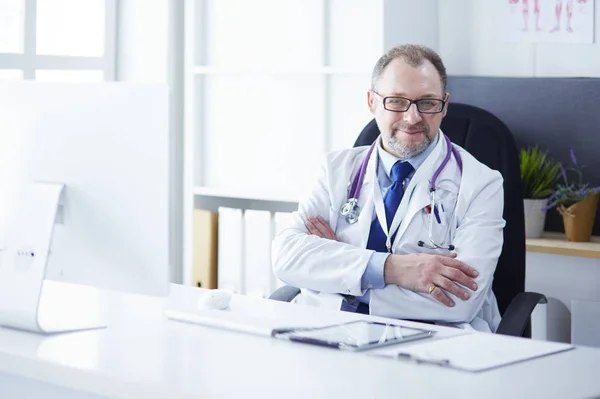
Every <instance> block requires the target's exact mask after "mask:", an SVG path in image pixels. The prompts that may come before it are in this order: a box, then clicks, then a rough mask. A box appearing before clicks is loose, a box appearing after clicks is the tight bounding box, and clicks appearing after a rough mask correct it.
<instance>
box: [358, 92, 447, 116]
mask: <svg viewBox="0 0 600 399" xmlns="http://www.w3.org/2000/svg"><path fill="white" fill-rule="evenodd" d="M370 91H371V93H373V94H375V95H377V96H379V97H380V98H381V99H382V103H383V108H384V109H385V110H386V111H390V112H406V111H408V110H409V109H410V107H411V106H412V105H413V104H415V106H416V107H417V110H418V111H419V113H421V114H439V113H440V112H443V111H444V108H445V107H446V102H447V98H448V94H446V95H445V96H444V99H443V100H442V99H440V98H420V99H418V100H411V99H410V98H406V97H401V96H387V97H384V96H382V95H381V94H379V93H377V92H376V91H375V90H370ZM388 98H401V99H403V100H406V101H408V106H407V107H406V109H405V110H403V111H400V110H397V109H389V108H388V107H387V106H386V102H387V99H388ZM431 100H435V101H441V102H442V106H441V107H440V110H439V111H421V109H420V108H419V104H420V101H431Z"/></svg>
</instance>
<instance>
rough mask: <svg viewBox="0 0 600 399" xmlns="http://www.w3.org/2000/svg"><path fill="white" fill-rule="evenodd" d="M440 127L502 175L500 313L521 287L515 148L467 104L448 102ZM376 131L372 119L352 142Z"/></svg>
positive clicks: (496, 286)
mask: <svg viewBox="0 0 600 399" xmlns="http://www.w3.org/2000/svg"><path fill="white" fill-rule="evenodd" d="M441 129H442V131H443V132H444V133H445V134H446V135H447V136H448V137H449V138H450V140H452V142H454V143H456V144H458V145H460V146H461V147H463V148H464V149H465V150H467V151H468V152H469V153H471V154H472V155H473V156H474V157H475V158H477V159H478V160H479V161H480V162H482V163H484V164H485V165H487V166H489V167H490V168H492V169H495V170H497V171H499V172H500V173H501V174H502V176H503V178H504V219H505V220H506V227H505V228H504V244H503V247H502V254H501V255H500V259H499V260H498V265H497V267H496V273H495V274H494V282H493V286H492V289H493V290H494V294H495V295H496V299H497V300H498V307H499V308H500V313H501V314H504V311H505V310H506V308H507V307H508V305H509V304H510V302H511V301H512V299H513V298H514V297H515V296H516V295H517V294H519V293H521V292H524V291H525V216H524V210H523V186H522V182H521V172H520V168H519V152H518V149H517V146H516V144H515V140H514V138H513V136H512V133H511V132H510V130H509V129H508V127H507V126H506V125H505V124H504V123H503V122H502V121H501V120H500V119H498V118H497V117H496V116H495V115H493V114H492V113H490V112H488V111H486V110H484V109H481V108H478V107H475V106H472V105H467V104H460V103H450V104H449V105H448V113H447V114H446V116H445V117H444V119H443V120H442V125H441ZM378 135H379V129H378V128H377V124H376V123H375V120H372V121H371V122H369V123H368V124H367V126H365V128H364V129H363V131H362V132H361V133H360V135H359V136H358V138H357V140H356V142H355V143H354V146H355V147H357V146H362V145H371V144H372V143H373V141H374V140H375V139H376V138H377V136H378Z"/></svg>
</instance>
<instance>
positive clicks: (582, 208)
mask: <svg viewBox="0 0 600 399" xmlns="http://www.w3.org/2000/svg"><path fill="white" fill-rule="evenodd" d="M571 161H572V162H573V166H571V167H570V168H568V169H565V168H564V167H562V166H561V167H560V169H561V173H562V176H563V180H564V182H563V183H561V184H559V185H558V186H557V187H556V190H555V191H554V193H553V194H552V195H551V197H550V199H549V201H550V203H549V206H548V208H552V207H556V208H557V210H558V212H560V214H561V215H562V218H563V224H564V228H565V235H566V237H567V241H575V242H587V241H589V240H590V237H591V236H592V229H593V227H594V219H595V218H596V210H597V207H598V197H599V195H600V187H594V186H592V185H590V184H589V183H586V182H585V181H584V179H583V170H582V169H583V165H579V164H578V163H577V158H575V152H574V151H573V150H571ZM567 170H568V171H570V172H573V173H574V174H575V175H576V177H577V178H576V180H575V181H571V182H569V179H568V176H567Z"/></svg>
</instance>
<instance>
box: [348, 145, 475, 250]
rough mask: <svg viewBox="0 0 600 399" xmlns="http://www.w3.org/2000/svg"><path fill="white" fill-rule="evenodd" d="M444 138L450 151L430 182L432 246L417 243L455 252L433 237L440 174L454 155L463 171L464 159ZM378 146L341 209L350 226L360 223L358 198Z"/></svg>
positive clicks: (420, 244) (354, 181) (367, 159)
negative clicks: (370, 161)
mask: <svg viewBox="0 0 600 399" xmlns="http://www.w3.org/2000/svg"><path fill="white" fill-rule="evenodd" d="M443 137H444V139H445V140H446V145H447V148H448V150H447V151H446V156H445V157H444V160H443V161H442V163H441V164H440V166H438V168H437V169H436V171H435V173H434V174H433V176H432V177H431V181H430V182H429V197H430V199H431V202H430V212H429V228H428V230H429V241H430V242H431V245H430V244H426V243H425V242H423V241H419V242H418V243H417V245H418V246H420V247H423V248H429V249H445V250H448V251H454V250H455V247H454V245H452V244H449V245H443V244H438V243H437V242H436V241H435V239H434V237H433V219H434V217H435V215H434V213H435V211H436V210H437V203H436V198H435V190H436V188H435V183H436V182H437V179H438V177H439V176H440V174H441V173H442V171H443V170H444V168H445V167H446V165H447V164H448V162H449V161H450V157H451V156H452V155H454V158H456V163H457V164H458V169H459V170H460V173H461V174H462V170H463V164H462V158H461V157H460V154H459V152H458V150H457V149H456V148H455V147H454V146H453V145H452V142H451V141H450V139H449V138H448V136H446V135H444V136H443ZM376 145H377V140H375V141H374V142H373V144H372V145H371V147H370V148H369V151H367V156H366V157H365V158H364V159H363V161H362V163H361V164H360V167H359V169H358V173H357V174H356V176H354V180H353V182H352V186H351V187H350V191H349V193H348V199H347V200H346V202H345V203H344V204H343V205H342V207H341V209H340V214H341V215H342V216H344V217H345V218H346V222H348V223H349V224H354V223H356V222H357V221H358V215H359V214H360V207H359V206H358V197H359V195H360V190H361V188H362V185H363V181H364V179H365V175H366V172H367V165H368V163H369V159H370V158H371V154H372V153H373V149H375V146H376Z"/></svg>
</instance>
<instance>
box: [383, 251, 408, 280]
mask: <svg viewBox="0 0 600 399" xmlns="http://www.w3.org/2000/svg"><path fill="white" fill-rule="evenodd" d="M405 257H406V255H394V254H392V255H390V256H388V257H387V259H386V260H385V263H384V264H383V279H384V281H385V283H386V284H396V285H400V281H401V280H402V270H403V268H404V267H403V265H404V262H403V259H404V258H405Z"/></svg>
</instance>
